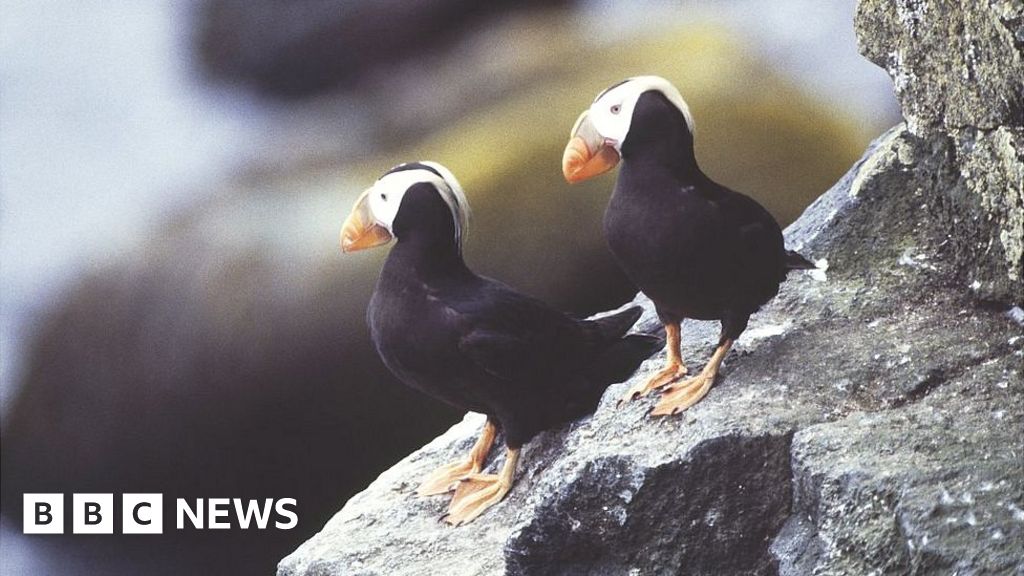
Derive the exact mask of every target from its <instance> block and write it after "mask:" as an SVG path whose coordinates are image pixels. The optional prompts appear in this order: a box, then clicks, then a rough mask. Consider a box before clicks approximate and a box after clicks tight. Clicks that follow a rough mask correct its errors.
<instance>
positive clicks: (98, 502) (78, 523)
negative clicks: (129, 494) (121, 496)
mask: <svg viewBox="0 0 1024 576" xmlns="http://www.w3.org/2000/svg"><path fill="white" fill-rule="evenodd" d="M71 506H72V509H71V531H72V532H73V533H75V534H113V533H114V495H113V494H72V498H71Z"/></svg>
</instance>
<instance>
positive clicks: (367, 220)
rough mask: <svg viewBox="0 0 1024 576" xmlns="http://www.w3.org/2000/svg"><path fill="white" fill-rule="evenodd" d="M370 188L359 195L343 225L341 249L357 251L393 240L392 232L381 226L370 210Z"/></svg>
mask: <svg viewBox="0 0 1024 576" xmlns="http://www.w3.org/2000/svg"><path fill="white" fill-rule="evenodd" d="M369 194H370V190H367V191H365V192H363V193H362V194H360V195H359V198H358V199H357V200H356V204H355V206H353V207H352V213H350V214H349V215H348V218H346V219H345V223H344V224H342V225H341V251H342V252H356V251H358V250H365V249H367V248H373V247H374V246H381V245H382V244H387V243H388V242H390V241H391V238H392V236H391V232H388V229H387V228H385V227H384V226H381V225H380V224H378V223H377V221H376V220H375V219H374V217H373V214H372V213H371V212H370V202H369Z"/></svg>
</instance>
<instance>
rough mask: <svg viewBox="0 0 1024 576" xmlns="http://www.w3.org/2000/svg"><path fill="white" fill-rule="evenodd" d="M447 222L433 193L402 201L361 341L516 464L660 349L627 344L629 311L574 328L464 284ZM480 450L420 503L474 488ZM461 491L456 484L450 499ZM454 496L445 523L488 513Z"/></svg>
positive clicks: (633, 341) (575, 323)
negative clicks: (480, 417)
mask: <svg viewBox="0 0 1024 576" xmlns="http://www.w3.org/2000/svg"><path fill="white" fill-rule="evenodd" d="M406 166H408V165H406ZM406 169H407V168H406ZM456 222H457V220H456V218H455V216H454V215H453V212H452V208H451V206H450V205H449V204H447V203H446V202H445V201H444V200H443V199H442V196H441V195H440V194H439V192H438V189H437V188H436V185H435V183H431V182H420V183H415V184H413V185H412V186H411V187H409V188H408V189H407V190H406V191H405V194H404V197H403V198H402V199H401V205H400V207H399V208H398V211H397V213H396V215H395V217H394V221H393V224H392V225H391V233H392V234H393V235H394V237H395V238H396V239H397V243H396V245H395V246H394V248H393V249H392V250H391V253H390V254H389V255H388V257H387V260H386V262H385V264H384V267H383V270H382V271H381V274H380V278H379V280H378V282H377V286H376V289H375V290H374V293H373V297H372V299H371V301H370V305H369V308H368V310H367V319H368V323H369V326H370V331H371V336H372V339H373V342H374V344H375V346H376V348H377V351H378V352H379V354H380V357H381V358H382V359H383V361H384V363H385V364H386V365H387V367H388V368H389V369H390V370H391V371H392V372H393V373H394V374H395V375H396V376H397V377H398V378H399V379H401V380H402V381H403V382H404V383H405V384H407V385H409V386H411V387H413V388H416V389H418V390H420V391H422V392H425V393H426V394H429V395H430V396H433V397H434V398H437V399H439V400H442V401H444V402H447V403H449V404H451V405H453V406H456V407H458V408H461V409H465V410H471V411H475V412H481V413H484V414H486V415H487V418H488V430H485V434H484V436H485V438H486V437H487V436H488V435H490V438H489V440H493V434H494V432H495V431H496V430H499V429H500V430H501V431H503V432H504V434H505V443H506V445H507V447H508V448H509V450H510V451H513V450H514V451H516V452H515V454H516V455H517V454H518V448H519V447H520V446H522V445H523V444H524V443H525V442H527V441H529V440H530V439H531V438H532V437H533V436H534V435H536V434H537V433H538V432H540V431H543V430H547V429H550V428H553V427H557V426H559V425H561V424H564V423H566V422H568V421H571V420H574V419H577V418H579V417H581V416H584V415H586V414H589V413H591V412H593V411H594V409H595V408H596V406H597V403H598V401H599V400H600V397H601V394H602V393H603V391H604V390H605V388H607V387H608V386H609V385H610V384H613V383H616V382H621V381H623V380H625V379H627V378H628V377H629V376H630V375H631V374H632V373H633V372H634V371H635V370H636V368H637V367H638V366H639V364H640V363H641V362H642V361H643V360H644V359H646V358H647V357H649V356H650V355H652V354H653V353H654V352H655V351H657V350H658V349H660V348H661V346H662V343H661V341H660V339H658V338H655V337H653V336H647V335H638V334H631V335H626V333H627V331H628V330H629V329H630V327H631V326H632V325H633V324H634V323H635V322H636V320H637V319H638V317H639V315H640V309H639V308H637V307H633V308H630V309H627V310H624V311H622V312H619V313H617V314H614V315H611V316H608V317H605V318H602V319H599V320H578V319H575V318H572V317H570V316H567V315H565V314H563V313H561V312H559V311H557V310H555V309H553V308H551V307H549V306H548V305H546V304H544V303H543V302H540V301H538V300H536V299H533V298H530V297H528V296H524V295H522V294H520V293H518V292H516V291H514V290H512V289H511V288H509V287H508V286H506V285H504V284H502V283H500V282H497V281H494V280H491V279H489V278H485V277H482V276H479V275H477V274H475V273H473V272H472V271H471V270H470V269H469V268H468V267H467V266H466V264H465V262H464V261H463V258H462V254H461V249H460V245H459V239H458V235H457V234H456V230H457V228H456V226H457V223H456ZM485 438H482V439H481V443H485V444H486V443H487V442H486V441H485ZM487 448H489V446H481V445H480V443H478V447H476V448H474V455H473V456H472V457H471V459H470V460H471V461H470V462H468V463H462V464H459V463H456V464H453V465H452V466H450V467H447V468H445V469H442V470H440V471H438V472H437V473H435V475H434V476H433V477H432V478H430V479H428V480H427V481H426V482H425V483H424V486H423V487H421V490H420V492H421V493H423V494H431V493H438V492H443V491H446V490H447V488H448V487H449V486H450V485H451V484H452V483H453V480H458V479H460V477H473V478H477V479H481V478H484V477H483V476H481V475H479V474H478V473H479V468H480V465H481V464H482V460H483V456H486V452H487ZM481 449H482V452H483V456H481V455H480V454H479V452H480V451H481ZM510 454H511V452H510ZM467 464H468V466H467ZM514 466H515V463H514V460H513V461H512V467H513V468H514ZM489 478H490V480H491V481H494V480H495V478H493V477H489ZM470 479H472V478H470ZM508 480H509V481H510V480H511V472H510V473H509V478H508ZM471 484H473V482H465V481H464V482H463V483H462V484H461V485H460V489H459V490H460V491H463V488H462V487H463V486H468V485H471ZM470 488H474V487H472V486H470ZM474 490H475V491H477V492H479V491H480V486H476V487H475V488H474ZM505 490H507V486H506V487H505ZM460 491H457V493H456V497H455V499H453V502H452V506H451V507H450V516H449V519H450V520H453V521H455V522H461V521H468V520H471V519H472V518H473V517H475V516H476V515H477V514H479V512H481V511H482V510H483V508H486V507H487V506H488V505H490V504H493V503H494V502H487V503H485V504H483V505H482V507H481V506H480V505H473V506H470V507H471V508H472V509H471V510H468V511H467V510H461V509H460V506H461V505H463V504H464V503H465V502H467V501H469V500H471V499H472V498H473V497H472V496H471V495H469V492H472V491H473V490H470V489H469V488H467V490H466V492H467V493H466V494H461V495H460ZM503 495H504V492H501V494H500V495H498V496H497V500H500V497H501V496H503ZM490 499H491V500H494V494H491V498H490ZM495 501H496V500H495ZM462 507H463V508H465V507H466V506H462Z"/></svg>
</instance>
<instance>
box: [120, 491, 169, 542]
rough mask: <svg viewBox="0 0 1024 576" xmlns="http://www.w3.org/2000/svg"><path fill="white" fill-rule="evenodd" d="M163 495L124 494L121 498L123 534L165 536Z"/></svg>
mask: <svg viewBox="0 0 1024 576" xmlns="http://www.w3.org/2000/svg"><path fill="white" fill-rule="evenodd" d="M163 532H164V497H163V494H123V495H122V496H121V533H122V534H163Z"/></svg>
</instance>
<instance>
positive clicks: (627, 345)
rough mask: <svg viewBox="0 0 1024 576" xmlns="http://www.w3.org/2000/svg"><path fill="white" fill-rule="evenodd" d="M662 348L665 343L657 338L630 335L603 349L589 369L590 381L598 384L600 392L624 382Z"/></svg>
mask: <svg viewBox="0 0 1024 576" xmlns="http://www.w3.org/2000/svg"><path fill="white" fill-rule="evenodd" d="M664 347H665V341H664V340H662V339H661V338H659V337H657V336H650V335H647V334H630V335H628V336H626V337H625V338H622V339H620V340H619V341H617V342H615V343H614V344H612V345H611V346H609V347H608V348H607V349H605V351H604V352H603V353H602V354H601V355H600V356H599V357H598V359H597V360H596V361H595V362H594V363H593V364H592V365H591V366H590V367H589V369H588V370H587V372H588V375H589V376H590V380H591V381H592V382H594V383H595V384H598V383H600V389H601V390H602V391H603V390H604V389H605V388H607V387H608V386H611V385H612V384H617V383H619V382H625V381H626V380H629V377H630V376H632V375H633V373H634V372H636V369H637V368H639V367H640V364H642V363H643V361H644V360H647V359H648V358H650V357H651V356H653V355H654V354H655V353H656V352H657V351H659V350H661V349H662V348H664Z"/></svg>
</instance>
